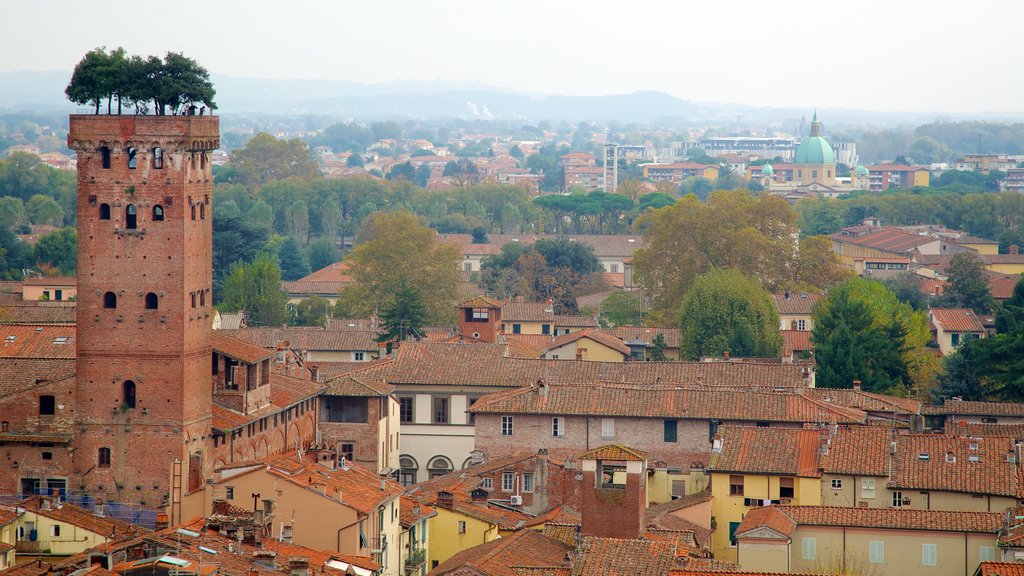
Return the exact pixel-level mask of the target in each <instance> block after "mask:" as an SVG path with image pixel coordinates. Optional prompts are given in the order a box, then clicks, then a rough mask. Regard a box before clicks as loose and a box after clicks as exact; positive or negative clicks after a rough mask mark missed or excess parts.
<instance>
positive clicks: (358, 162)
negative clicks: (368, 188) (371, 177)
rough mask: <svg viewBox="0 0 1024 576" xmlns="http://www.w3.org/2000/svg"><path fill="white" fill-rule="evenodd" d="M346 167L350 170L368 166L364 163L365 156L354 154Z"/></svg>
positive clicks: (348, 159) (347, 161)
mask: <svg viewBox="0 0 1024 576" xmlns="http://www.w3.org/2000/svg"><path fill="white" fill-rule="evenodd" d="M345 165H346V166H348V167H349V168H362V167H363V166H366V162H365V161H363V156H362V155H361V154H356V153H352V154H350V155H349V157H348V158H347V159H346V160H345Z"/></svg>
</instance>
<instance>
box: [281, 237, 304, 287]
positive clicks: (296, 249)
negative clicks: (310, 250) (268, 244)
mask: <svg viewBox="0 0 1024 576" xmlns="http://www.w3.org/2000/svg"><path fill="white" fill-rule="evenodd" d="M277 259H278V261H279V262H280V263H281V278H282V279H284V280H298V279H299V278H302V277H303V276H305V275H307V274H309V267H308V266H306V259H305V258H304V257H303V256H302V248H301V247H300V246H299V243H298V242H297V241H296V240H295V239H294V238H291V237H289V238H285V239H284V241H283V242H281V245H280V246H279V247H278V248H277Z"/></svg>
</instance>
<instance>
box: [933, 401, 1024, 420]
mask: <svg viewBox="0 0 1024 576" xmlns="http://www.w3.org/2000/svg"><path fill="white" fill-rule="evenodd" d="M921 411H922V412H924V413H926V414H946V415H949V416H958V415H972V416H1024V403H1020V402H978V401H972V400H957V399H955V398H950V399H947V400H946V401H945V402H944V403H943V404H942V406H922V407H921Z"/></svg>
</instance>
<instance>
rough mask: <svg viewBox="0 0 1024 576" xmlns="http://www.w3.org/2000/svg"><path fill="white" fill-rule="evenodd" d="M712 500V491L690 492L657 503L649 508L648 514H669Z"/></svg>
mask: <svg viewBox="0 0 1024 576" xmlns="http://www.w3.org/2000/svg"><path fill="white" fill-rule="evenodd" d="M709 500H711V492H710V491H708V490H705V491H703V492H697V493H696V494H690V495H689V496H683V497H682V498H676V499H675V500H669V501H668V502H664V503H662V504H655V505H654V506H651V507H649V508H648V509H647V514H648V515H649V516H650V515H654V516H660V515H662V514H668V513H671V512H676V511H678V510H682V509H684V508H689V507H690V506H696V505H697V504H703V503H704V502H707V501H709Z"/></svg>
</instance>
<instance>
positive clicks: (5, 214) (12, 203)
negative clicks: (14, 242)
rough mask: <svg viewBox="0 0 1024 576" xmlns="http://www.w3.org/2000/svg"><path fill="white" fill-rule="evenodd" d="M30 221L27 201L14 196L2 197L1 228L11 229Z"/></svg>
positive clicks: (0, 207)
mask: <svg viewBox="0 0 1024 576" xmlns="http://www.w3.org/2000/svg"><path fill="white" fill-rule="evenodd" d="M26 223H28V216H26V214H25V203H24V202H22V201H21V199H20V198H16V197H14V196H4V197H2V198H0V228H3V229H5V230H10V229H12V228H14V227H16V226H21V225H22V224H26Z"/></svg>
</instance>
